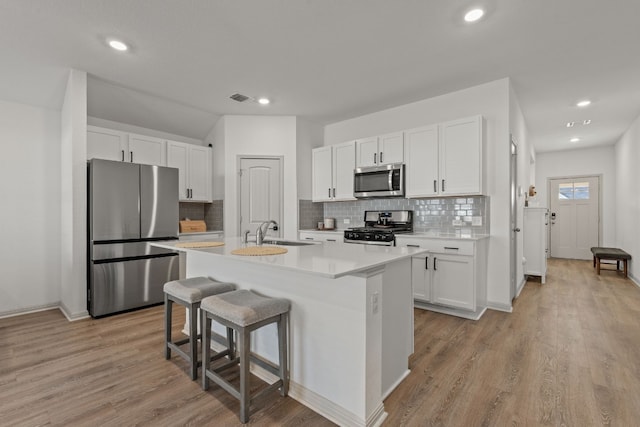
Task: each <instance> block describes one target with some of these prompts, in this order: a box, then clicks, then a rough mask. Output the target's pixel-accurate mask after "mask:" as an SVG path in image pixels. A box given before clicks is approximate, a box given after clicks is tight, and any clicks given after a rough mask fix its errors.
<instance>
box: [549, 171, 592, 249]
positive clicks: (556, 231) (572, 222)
mask: <svg viewBox="0 0 640 427" xmlns="http://www.w3.org/2000/svg"><path fill="white" fill-rule="evenodd" d="M549 198H550V200H549V207H550V211H551V212H550V218H549V219H550V220H551V236H550V247H551V256H552V257H553V258H570V259H591V258H592V255H591V247H592V246H598V242H599V236H600V215H599V210H600V179H599V178H598V177H597V176H588V177H575V178H557V179H550V180H549Z"/></svg>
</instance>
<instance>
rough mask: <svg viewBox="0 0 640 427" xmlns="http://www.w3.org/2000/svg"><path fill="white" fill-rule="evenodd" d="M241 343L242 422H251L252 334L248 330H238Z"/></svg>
mask: <svg viewBox="0 0 640 427" xmlns="http://www.w3.org/2000/svg"><path fill="white" fill-rule="evenodd" d="M238 338H239V341H240V343H239V344H240V348H239V350H240V422H241V423H246V422H248V421H249V407H250V406H251V401H250V400H249V389H250V386H249V380H250V378H249V355H250V353H251V332H250V331H249V330H248V329H247V328H240V329H239V330H238Z"/></svg>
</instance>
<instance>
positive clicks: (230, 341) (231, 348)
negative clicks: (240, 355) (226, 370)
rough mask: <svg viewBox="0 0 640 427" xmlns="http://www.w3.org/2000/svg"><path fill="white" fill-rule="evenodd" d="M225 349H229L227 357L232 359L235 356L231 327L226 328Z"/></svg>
mask: <svg viewBox="0 0 640 427" xmlns="http://www.w3.org/2000/svg"><path fill="white" fill-rule="evenodd" d="M227 349H228V350H229V354H228V356H227V357H228V358H229V360H233V359H235V357H236V349H235V345H234V343H233V328H227Z"/></svg>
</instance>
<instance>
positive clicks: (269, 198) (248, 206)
mask: <svg viewBox="0 0 640 427" xmlns="http://www.w3.org/2000/svg"><path fill="white" fill-rule="evenodd" d="M280 163H281V159H279V158H253V157H251V158H249V157H244V158H241V159H240V197H239V200H240V221H239V224H240V230H239V231H240V233H239V234H240V235H242V234H244V232H245V230H249V231H250V232H251V234H255V232H256V229H257V228H258V226H260V224H261V223H263V222H264V221H269V220H270V219H272V220H275V221H276V222H277V223H278V225H279V227H278V230H277V231H274V230H273V225H270V226H269V231H268V235H269V236H272V237H280V236H281V230H282V197H281V195H282V182H281V178H280V171H281V165H280Z"/></svg>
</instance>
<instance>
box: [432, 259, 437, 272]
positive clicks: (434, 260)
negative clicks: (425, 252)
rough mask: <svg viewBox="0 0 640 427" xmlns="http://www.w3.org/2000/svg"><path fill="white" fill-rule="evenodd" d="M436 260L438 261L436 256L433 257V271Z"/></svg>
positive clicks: (435, 268)
mask: <svg viewBox="0 0 640 427" xmlns="http://www.w3.org/2000/svg"><path fill="white" fill-rule="evenodd" d="M436 261H438V258H436V257H433V271H436V270H437V269H438V268H437V267H436Z"/></svg>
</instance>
